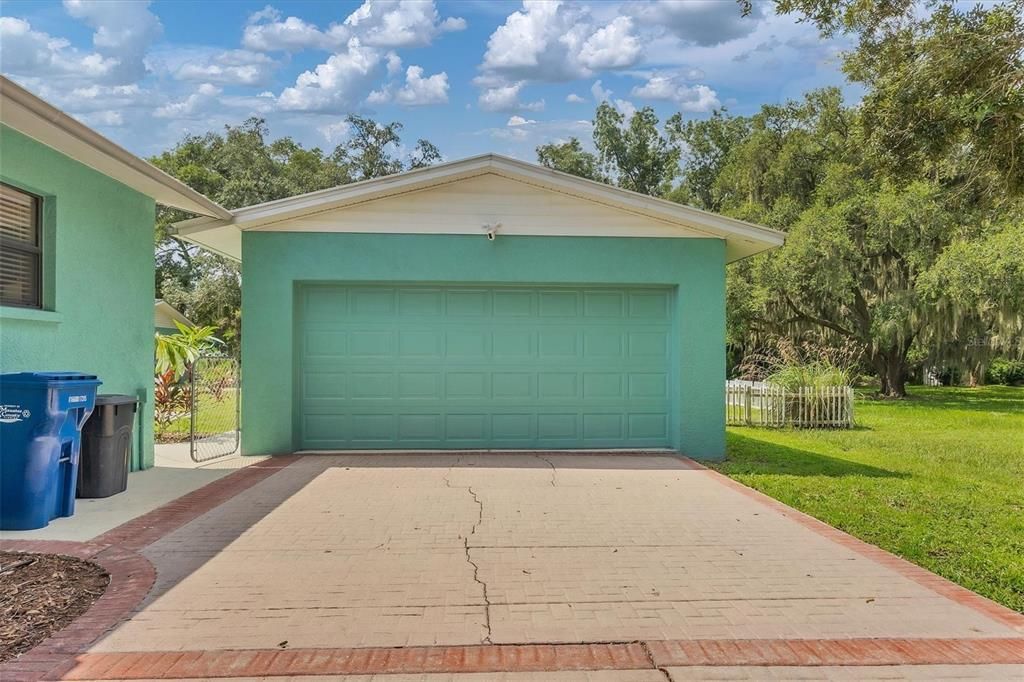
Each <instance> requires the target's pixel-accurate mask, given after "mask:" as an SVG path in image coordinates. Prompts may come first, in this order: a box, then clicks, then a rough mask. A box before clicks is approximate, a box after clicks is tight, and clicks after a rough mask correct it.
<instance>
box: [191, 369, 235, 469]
mask: <svg viewBox="0 0 1024 682" xmlns="http://www.w3.org/2000/svg"><path fill="white" fill-rule="evenodd" d="M189 381H190V389H191V390H190V391H189V393H190V396H191V397H190V405H189V412H190V416H189V455H190V456H191V457H192V461H193V462H206V461H208V460H211V459H216V458H218V457H225V456H227V455H230V454H233V453H235V452H238V446H239V441H240V435H241V429H240V426H241V425H240V415H241V410H240V400H241V390H240V389H241V377H240V375H239V368H238V361H237V360H236V359H234V358H232V357H228V356H225V355H204V356H201V357H200V358H199V359H198V360H196V362H195V364H194V365H192V371H191V373H190V378H189Z"/></svg>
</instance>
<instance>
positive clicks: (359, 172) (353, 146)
mask: <svg viewBox="0 0 1024 682" xmlns="http://www.w3.org/2000/svg"><path fill="white" fill-rule="evenodd" d="M345 122H346V123H348V125H349V129H350V131H351V135H350V137H349V139H348V141H347V142H344V143H342V144H340V145H338V146H337V147H336V148H335V150H334V154H333V155H332V158H333V159H334V160H335V162H336V163H338V164H340V165H341V166H342V167H344V168H346V169H348V173H349V175H350V177H351V178H352V180H353V181H359V180H369V179H371V178H379V177H381V176H384V175H392V174H394V173H399V172H401V171H403V170H407V169H413V168H423V167H424V166H429V165H431V164H433V163H436V162H438V161H440V160H441V152H440V151H438V149H437V147H435V146H434V145H433V144H431V143H430V142H428V141H427V140H418V141H417V142H416V147H415V149H414V150H413V153H412V154H411V155H410V156H409V158H408V159H407V160H405V161H403V159H402V158H401V157H400V156H398V155H397V154H396V150H397V149H398V147H399V144H400V143H401V137H400V135H399V133H401V132H402V124H401V123H398V122H397V121H392V122H391V123H387V124H384V125H381V124H380V123H377V122H376V121H374V120H373V119H371V118H366V117H363V116H358V115H356V114H349V115H348V116H347V117H346V118H345Z"/></svg>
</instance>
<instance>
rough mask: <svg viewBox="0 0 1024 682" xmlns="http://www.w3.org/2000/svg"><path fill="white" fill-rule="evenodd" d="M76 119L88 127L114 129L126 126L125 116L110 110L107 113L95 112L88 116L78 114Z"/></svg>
mask: <svg viewBox="0 0 1024 682" xmlns="http://www.w3.org/2000/svg"><path fill="white" fill-rule="evenodd" d="M75 118H77V119H78V120H79V121H81V122H82V123H84V124H85V125H87V126H109V127H113V126H121V125H124V116H123V115H122V114H121V112H120V111H113V110H110V109H107V110H105V111H94V112H92V113H88V114H78V115H77V116H75Z"/></svg>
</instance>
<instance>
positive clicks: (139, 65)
mask: <svg viewBox="0 0 1024 682" xmlns="http://www.w3.org/2000/svg"><path fill="white" fill-rule="evenodd" d="M64 9H65V10H66V11H67V13H68V14H70V15H71V16H72V17H74V18H75V19H79V20H80V21H83V22H85V24H86V25H88V26H90V27H91V28H93V29H94V30H95V33H93V36H92V44H93V47H94V48H95V49H96V51H97V52H98V53H100V54H101V55H103V56H104V57H107V58H112V59H115V60H116V61H117V64H116V66H115V67H114V68H113V69H112V70H111V73H110V74H109V78H110V79H111V80H113V81H114V82H118V83H130V82H133V81H137V80H139V79H141V78H142V77H144V76H145V75H146V65H145V56H146V51H147V50H148V49H149V46H150V45H151V44H152V43H153V41H155V40H156V39H157V38H158V37H160V34H161V33H162V32H163V26H162V25H161V24H160V20H159V19H158V18H157V16H156V15H155V14H153V13H152V12H150V11H149V2H148V0H147V1H145V2H142V1H122V2H118V1H116V0H64Z"/></svg>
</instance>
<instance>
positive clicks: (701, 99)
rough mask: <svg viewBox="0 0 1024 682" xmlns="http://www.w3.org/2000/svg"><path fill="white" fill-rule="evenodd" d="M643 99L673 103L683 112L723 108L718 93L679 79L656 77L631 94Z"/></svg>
mask: <svg viewBox="0 0 1024 682" xmlns="http://www.w3.org/2000/svg"><path fill="white" fill-rule="evenodd" d="M630 94H632V95H633V96H634V97H641V98H643V99H653V100H660V101H664V102H672V103H673V104H675V105H676V106H677V107H679V108H680V109H681V110H683V111H711V110H712V109H716V108H718V107H720V106H722V103H721V102H720V101H719V100H718V93H716V92H715V91H714V90H712V89H711V88H709V87H708V86H706V85H687V84H686V83H682V82H680V80H679V79H678V78H673V77H671V76H664V75H654V76H651V78H649V79H648V81H647V82H646V83H644V84H643V85H638V86H636V87H634V88H633V90H632V92H631V93H630Z"/></svg>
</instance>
